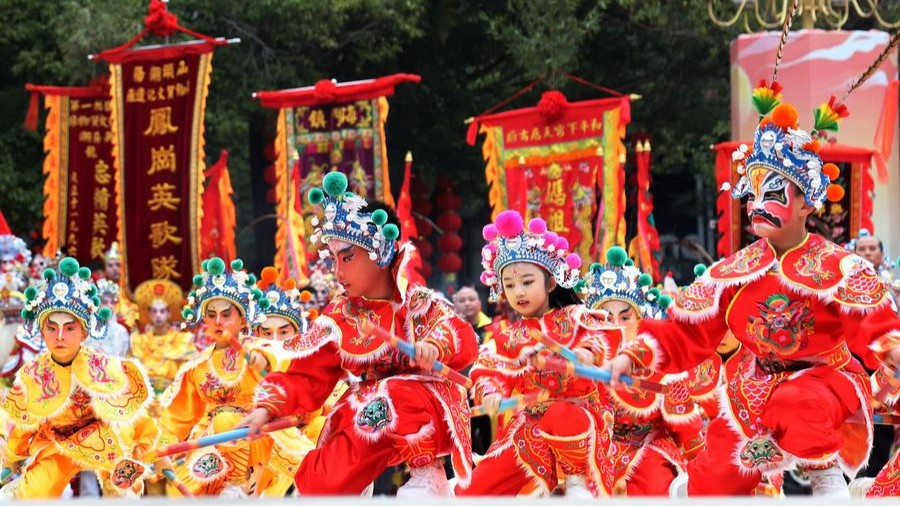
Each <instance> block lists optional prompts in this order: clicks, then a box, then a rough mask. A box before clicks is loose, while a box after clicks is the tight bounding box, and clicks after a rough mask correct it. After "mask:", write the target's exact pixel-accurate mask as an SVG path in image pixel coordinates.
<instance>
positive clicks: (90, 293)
mask: <svg viewBox="0 0 900 506" xmlns="http://www.w3.org/2000/svg"><path fill="white" fill-rule="evenodd" d="M87 294H88V297H93V296H94V295H97V287H96V286H95V285H91V287H90V288H88V292H87Z"/></svg>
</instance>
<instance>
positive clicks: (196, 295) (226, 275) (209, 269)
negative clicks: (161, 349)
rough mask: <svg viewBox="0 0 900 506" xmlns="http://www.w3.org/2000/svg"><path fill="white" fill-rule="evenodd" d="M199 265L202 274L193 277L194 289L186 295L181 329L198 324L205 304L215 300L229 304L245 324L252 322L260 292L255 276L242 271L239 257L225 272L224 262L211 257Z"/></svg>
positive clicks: (260, 296) (242, 266)
mask: <svg viewBox="0 0 900 506" xmlns="http://www.w3.org/2000/svg"><path fill="white" fill-rule="evenodd" d="M201 266H202V268H203V272H202V273H200V274H197V275H196V276H194V286H195V289H194V290H193V291H192V292H190V293H189V294H188V297H187V304H186V305H185V306H184V309H182V311H181V316H182V317H183V318H184V322H183V323H182V324H181V326H182V328H187V327H194V326H196V325H197V324H199V323H200V321H201V320H202V319H203V318H202V316H203V313H204V312H205V311H206V305H207V304H209V302H210V301H213V300H216V299H224V300H227V301H229V302H232V303H233V304H234V305H235V306H237V307H238V309H240V311H241V313H242V314H243V315H244V318H245V319H246V320H247V321H248V322H252V321H254V319H255V318H256V313H257V310H258V306H257V303H258V301H259V300H261V299H262V298H263V293H262V290H260V289H259V288H256V286H255V285H256V276H254V275H253V274H247V272H246V271H244V270H243V269H244V262H243V261H242V260H241V259H240V258H238V259H235V260H233V261H232V262H231V269H230V270H228V269H227V268H226V265H225V261H224V260H222V259H221V258H219V257H212V258H210V259H209V260H205V261H204V262H203V263H202V264H201Z"/></svg>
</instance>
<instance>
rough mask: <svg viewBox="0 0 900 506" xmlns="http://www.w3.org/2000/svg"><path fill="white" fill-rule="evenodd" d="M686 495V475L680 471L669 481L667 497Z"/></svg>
mask: <svg viewBox="0 0 900 506" xmlns="http://www.w3.org/2000/svg"><path fill="white" fill-rule="evenodd" d="M687 496H688V475H687V473H681V474H679V475H678V476H676V477H675V479H674V480H672V483H669V497H687Z"/></svg>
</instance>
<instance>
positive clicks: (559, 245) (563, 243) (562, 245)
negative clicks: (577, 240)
mask: <svg viewBox="0 0 900 506" xmlns="http://www.w3.org/2000/svg"><path fill="white" fill-rule="evenodd" d="M556 249H557V251H561V250H567V249H569V240H568V239H566V238H565V237H562V236H560V237H559V239H557V240H556Z"/></svg>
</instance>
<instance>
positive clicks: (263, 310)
mask: <svg viewBox="0 0 900 506" xmlns="http://www.w3.org/2000/svg"><path fill="white" fill-rule="evenodd" d="M259 278H260V279H259V283H258V284H257V286H258V287H259V288H260V289H261V290H262V292H263V298H262V299H260V301H259V314H258V317H257V318H256V320H255V321H254V322H253V324H254V325H259V324H261V323H263V322H264V321H265V319H266V317H268V316H280V317H281V318H284V319H286V320H288V321H289V322H291V323H293V324H294V326H295V327H296V329H297V331H298V332H300V333H301V334H302V333H305V332H306V329H307V327H308V322H309V318H310V313H309V311H307V310H306V303H307V302H309V301H310V300H311V298H312V294H311V293H310V292H308V291H305V290H304V291H301V290H299V289H298V288H297V283H296V281H294V279H293V278H288V279H286V280H285V281H284V283H283V285H282V286H279V285H278V283H277V279H278V271H277V270H276V269H275V268H274V267H266V268H265V269H263V270H262V272H260V273H259Z"/></svg>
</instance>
